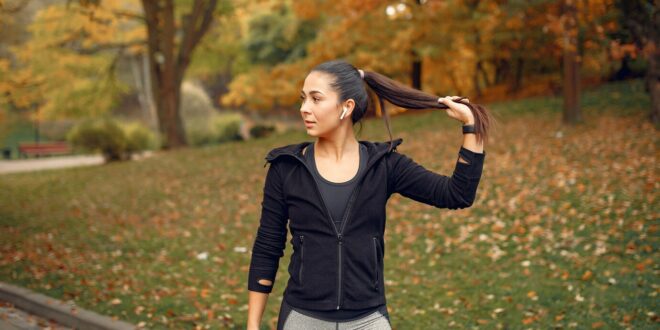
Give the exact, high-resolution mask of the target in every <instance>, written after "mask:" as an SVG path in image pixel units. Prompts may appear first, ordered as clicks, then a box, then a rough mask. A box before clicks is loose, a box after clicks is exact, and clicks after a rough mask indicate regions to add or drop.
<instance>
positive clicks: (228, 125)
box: [211, 113, 243, 143]
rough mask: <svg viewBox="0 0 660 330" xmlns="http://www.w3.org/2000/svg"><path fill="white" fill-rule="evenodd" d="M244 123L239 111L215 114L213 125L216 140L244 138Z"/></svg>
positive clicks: (212, 118) (212, 120) (225, 140)
mask: <svg viewBox="0 0 660 330" xmlns="http://www.w3.org/2000/svg"><path fill="white" fill-rule="evenodd" d="M242 124H243V117H241V115H240V114H238V113H227V114H214V115H213V116H212V117H211V126H212V131H213V135H214V140H215V142H219V143H221V142H227V141H239V140H242V139H243V137H242V136H241V125H242Z"/></svg>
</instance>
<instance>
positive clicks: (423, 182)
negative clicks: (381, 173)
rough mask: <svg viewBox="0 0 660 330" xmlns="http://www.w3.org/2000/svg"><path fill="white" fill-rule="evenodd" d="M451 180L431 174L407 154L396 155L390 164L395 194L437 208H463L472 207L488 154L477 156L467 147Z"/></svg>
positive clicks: (391, 156) (460, 153)
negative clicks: (463, 160)
mask: <svg viewBox="0 0 660 330" xmlns="http://www.w3.org/2000/svg"><path fill="white" fill-rule="evenodd" d="M458 154H459V157H462V158H463V159H465V160H466V161H467V162H468V164H465V163H462V162H459V161H458V158H457V159H456V166H455V168H454V173H453V174H452V176H451V177H448V176H446V175H442V174H438V173H435V172H433V171H429V170H427V169H426V168H424V167H423V166H422V165H419V164H417V163H416V162H415V161H414V160H412V159H411V158H409V157H407V156H406V155H404V154H400V153H398V152H396V151H394V152H392V153H391V155H390V157H389V159H388V161H389V163H388V164H389V165H388V166H389V169H390V175H389V176H390V180H391V188H390V189H391V191H392V193H395V192H396V193H399V194H401V195H403V196H405V197H408V198H411V199H413V200H415V201H418V202H422V203H425V204H429V205H433V206H435V207H437V208H449V209H452V210H455V209H462V208H466V207H469V206H471V205H472V203H473V202H474V200H475V196H476V192H477V186H478V185H479V180H480V179H481V172H482V169H483V164H484V158H485V157H486V151H484V152H483V153H476V152H473V151H470V150H468V149H466V148H464V147H463V146H461V149H460V150H459V152H458Z"/></svg>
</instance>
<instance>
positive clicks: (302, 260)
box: [298, 235, 305, 285]
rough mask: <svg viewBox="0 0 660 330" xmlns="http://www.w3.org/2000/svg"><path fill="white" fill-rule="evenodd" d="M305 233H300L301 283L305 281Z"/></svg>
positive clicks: (299, 276)
mask: <svg viewBox="0 0 660 330" xmlns="http://www.w3.org/2000/svg"><path fill="white" fill-rule="evenodd" d="M304 237H305V236H304V235H300V268H299V269H298V280H299V281H300V284H301V285H302V283H303V265H304V263H303V262H304V259H305V258H304V256H305V246H304V244H303V238H304Z"/></svg>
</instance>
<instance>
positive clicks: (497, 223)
mask: <svg viewBox="0 0 660 330" xmlns="http://www.w3.org/2000/svg"><path fill="white" fill-rule="evenodd" d="M581 101H582V106H583V112H584V118H585V123H584V124H582V125H578V126H576V127H564V126H562V124H561V123H560V119H561V104H562V103H561V99H559V98H554V97H540V98H534V99H526V100H519V101H514V102H502V103H496V104H491V105H489V106H490V107H491V109H492V110H493V112H494V113H496V115H497V119H498V120H499V125H498V126H497V127H496V130H495V131H494V132H493V135H492V140H491V141H489V143H488V144H487V145H486V146H485V150H486V152H487V157H486V161H485V165H484V171H483V176H482V180H481V182H480V185H479V190H478V192H477V199H476V201H475V203H474V205H473V206H472V207H470V208H467V209H462V210H448V209H437V208H434V207H432V206H429V205H426V204H422V203H418V202H415V201H412V200H410V199H407V198H405V197H402V196H400V195H398V194H397V195H393V196H392V198H391V199H390V201H389V203H388V219H387V220H388V222H387V229H386V237H385V242H386V246H385V248H386V255H385V272H386V274H385V279H386V291H387V292H386V295H387V300H388V308H389V311H390V316H391V320H392V325H393V328H394V329H439V328H457V329H465V328H469V329H472V328H488V329H490V328H502V329H550V328H556V329H570V328H575V329H584V328H602V329H611V328H628V327H629V328H634V329H644V328H648V329H650V328H657V327H658V323H659V322H660V319H659V318H658V314H657V313H659V312H660V308H659V306H658V297H657V295H658V292H659V291H660V283H659V281H658V275H659V271H660V269H659V266H658V260H659V258H658V256H659V253H658V249H659V248H660V244H659V242H658V226H659V225H660V223H659V221H658V219H659V218H660V214H659V213H660V212H659V209H658V206H657V205H658V204H656V203H657V202H658V201H657V195H656V194H657V192H658V188H659V183H658V180H657V175H658V169H659V167H658V162H657V158H658V157H657V155H658V152H657V146H658V142H659V139H658V136H659V135H658V133H657V131H655V130H654V129H653V127H652V126H651V125H650V124H649V123H647V122H646V119H645V118H646V111H647V110H646V109H648V107H649V99H648V96H647V95H646V94H645V93H644V91H643V86H642V82H641V81H640V80H636V81H627V82H619V83H614V84H608V85H604V86H601V87H599V88H597V89H594V90H586V91H584V94H583V95H582V98H581ZM391 119H392V129H393V134H394V137H395V138H397V137H402V138H403V139H404V142H403V144H402V145H401V146H400V147H399V148H398V150H399V152H402V153H405V154H407V155H409V156H410V157H412V158H413V159H414V160H415V161H417V162H418V163H420V164H422V165H423V166H424V167H426V168H427V169H429V170H433V171H436V172H438V173H442V174H445V175H450V174H451V172H452V171H453V168H454V165H455V161H456V158H457V153H458V150H459V148H460V145H461V141H462V134H461V130H460V123H458V122H457V121H455V120H453V119H451V118H449V117H448V116H447V115H446V114H445V112H444V111H443V110H436V111H425V112H421V113H411V114H409V115H400V116H393V117H392V118H391ZM301 129H302V126H301ZM359 139H366V140H379V141H385V140H387V139H389V136H388V135H387V130H386V128H385V126H384V121H383V120H382V119H372V120H369V121H367V122H366V123H365V125H364V128H363V130H362V133H361V135H360V136H359ZM304 140H308V141H312V138H311V137H309V136H307V135H306V134H305V133H304V131H296V132H290V133H287V134H284V135H280V136H274V137H270V138H267V139H262V140H254V141H249V142H244V143H241V142H236V143H227V144H223V145H220V146H214V147H206V148H198V149H193V148H191V149H185V150H178V151H174V152H168V153H158V154H156V156H155V157H151V158H147V159H144V160H141V161H137V162H130V163H129V162H127V163H117V164H109V165H104V166H99V167H85V168H75V169H64V170H51V171H43V172H35V173H21V174H12V175H3V176H1V177H0V280H2V281H6V282H10V283H13V284H16V285H21V286H24V287H27V288H29V289H32V290H35V291H38V292H41V293H44V294H46V295H49V296H52V297H56V298H59V299H62V300H73V301H75V302H76V304H78V305H79V306H81V307H83V308H88V309H91V310H94V311H96V312H99V313H102V314H106V315H110V316H117V317H119V318H121V319H124V320H127V321H129V322H132V323H135V324H141V325H143V326H144V327H147V328H153V329H158V328H164V329H165V328H172V329H194V328H195V327H199V328H210V329H244V327H245V321H246V318H247V297H248V292H247V283H246V280H247V271H248V267H249V263H250V252H251V247H252V243H253V241H254V238H255V235H256V230H257V226H258V223H259V216H260V211H261V204H260V203H261V199H262V192H263V190H262V189H263V183H264V178H265V174H266V171H267V168H264V167H263V165H264V156H265V155H266V153H267V151H268V150H270V148H273V147H276V146H280V145H284V144H290V143H297V142H300V141H304ZM653 205H656V206H653ZM290 254H291V247H290V246H289V243H288V239H287V248H286V251H285V255H284V258H282V260H281V262H280V269H279V272H278V278H277V280H276V283H275V287H274V290H273V293H272V294H271V295H270V297H269V303H268V306H267V308H266V312H265V315H264V319H263V322H262V328H263V329H270V328H273V329H274V326H275V323H276V321H277V312H278V310H279V307H280V302H281V296H282V292H283V290H284V285H285V284H286V280H287V279H288V274H287V272H286V270H287V266H288V262H289V257H290Z"/></svg>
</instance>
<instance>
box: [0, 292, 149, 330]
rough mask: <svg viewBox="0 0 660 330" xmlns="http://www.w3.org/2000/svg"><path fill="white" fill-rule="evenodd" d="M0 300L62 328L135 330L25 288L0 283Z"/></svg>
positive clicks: (132, 327) (119, 322) (128, 324)
mask: <svg viewBox="0 0 660 330" xmlns="http://www.w3.org/2000/svg"><path fill="white" fill-rule="evenodd" d="M0 300H4V301H6V302H9V303H12V304H14V306H16V307H17V308H20V309H22V310H24V311H26V312H29V313H32V314H35V315H38V316H41V317H45V318H50V319H52V320H54V321H56V322H58V323H60V324H62V325H64V326H68V327H72V328H77V329H94V330H96V329H99V330H110V329H113V330H114V329H121V330H124V329H126V330H128V329H131V330H133V329H137V327H136V326H135V325H133V324H130V323H128V322H125V321H121V320H114V319H112V318H110V317H107V316H103V315H100V314H97V313H95V312H92V311H88V310H85V309H82V308H80V307H78V306H76V305H75V304H72V303H65V302H63V301H61V300H57V299H54V298H51V297H48V296H45V295H43V294H40V293H36V292H33V291H30V290H28V289H25V288H21V287H17V286H13V285H11V284H8V283H5V282H0Z"/></svg>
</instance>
